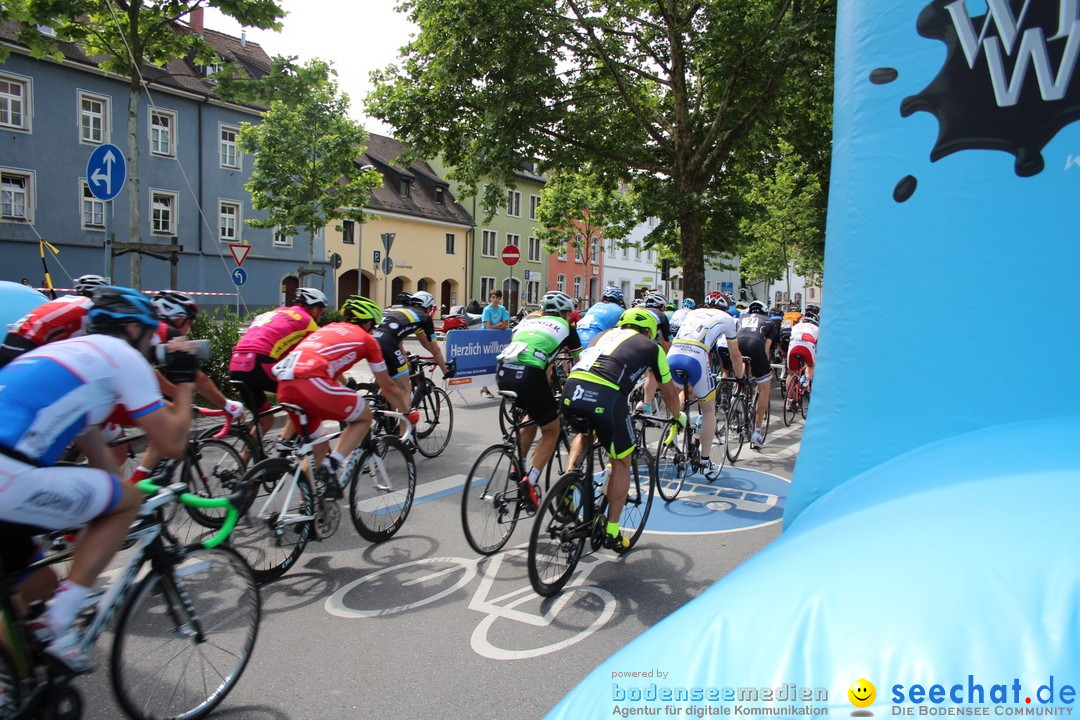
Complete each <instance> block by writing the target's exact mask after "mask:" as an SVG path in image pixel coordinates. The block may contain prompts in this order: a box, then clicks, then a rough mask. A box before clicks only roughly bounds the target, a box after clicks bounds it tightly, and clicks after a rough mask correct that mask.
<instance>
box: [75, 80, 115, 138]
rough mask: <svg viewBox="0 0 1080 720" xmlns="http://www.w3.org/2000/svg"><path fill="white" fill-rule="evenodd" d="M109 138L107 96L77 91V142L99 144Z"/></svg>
mask: <svg viewBox="0 0 1080 720" xmlns="http://www.w3.org/2000/svg"><path fill="white" fill-rule="evenodd" d="M108 139H109V98H107V97H102V96H100V95H91V94H90V93H84V92H82V91H81V90H80V91H79V142H83V143H89V144H91V145H100V144H101V143H103V142H105V141H106V140H108Z"/></svg>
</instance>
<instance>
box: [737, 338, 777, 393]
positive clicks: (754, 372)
mask: <svg viewBox="0 0 1080 720" xmlns="http://www.w3.org/2000/svg"><path fill="white" fill-rule="evenodd" d="M739 349H740V350H741V351H742V354H743V356H745V357H748V358H750V377H752V378H754V382H756V383H758V384H759V385H760V384H761V383H763V382H767V381H768V380H770V379H771V378H772V365H770V364H769V358H768V357H767V356H766V355H765V344H764V343H763V342H761V341H758V342H748V341H746V340H745V339H740V340H739ZM744 372H745V371H744Z"/></svg>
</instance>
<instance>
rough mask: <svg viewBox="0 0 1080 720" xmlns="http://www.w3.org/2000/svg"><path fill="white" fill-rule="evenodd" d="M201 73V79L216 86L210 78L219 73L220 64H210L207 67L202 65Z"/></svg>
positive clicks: (214, 81)
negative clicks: (205, 79) (203, 78)
mask: <svg viewBox="0 0 1080 720" xmlns="http://www.w3.org/2000/svg"><path fill="white" fill-rule="evenodd" d="M202 71H203V77H205V78H207V79H208V80H210V82H212V83H215V84H216V83H217V81H216V80H212V79H211V78H213V77H214V76H215V75H217V74H218V73H219V72H221V63H210V64H209V65H203V68H202Z"/></svg>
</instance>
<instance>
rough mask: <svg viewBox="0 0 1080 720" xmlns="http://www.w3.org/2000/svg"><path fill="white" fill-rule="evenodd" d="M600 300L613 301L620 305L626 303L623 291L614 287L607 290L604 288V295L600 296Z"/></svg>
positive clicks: (608, 287) (610, 286)
mask: <svg viewBox="0 0 1080 720" xmlns="http://www.w3.org/2000/svg"><path fill="white" fill-rule="evenodd" d="M600 299H601V300H611V301H613V302H617V303H619V304H620V305H622V304H624V302H625V299H624V298H623V294H622V290H620V289H619V288H617V287H615V286H614V285H609V286H607V287H606V288H604V294H603V295H601V296H600Z"/></svg>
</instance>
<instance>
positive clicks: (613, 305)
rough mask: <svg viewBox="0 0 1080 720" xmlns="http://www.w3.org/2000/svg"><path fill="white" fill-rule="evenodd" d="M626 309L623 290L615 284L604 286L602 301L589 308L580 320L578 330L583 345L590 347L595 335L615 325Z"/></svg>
mask: <svg viewBox="0 0 1080 720" xmlns="http://www.w3.org/2000/svg"><path fill="white" fill-rule="evenodd" d="M625 309H626V305H625V301H624V299H623V293H622V290H620V289H619V288H617V287H615V286H614V285H610V286H608V287H606V288H604V293H603V294H602V295H601V296H600V302H598V303H596V304H595V305H593V306H592V307H591V308H589V309H588V310H587V311H586V312H585V314H584V315H582V316H581V320H579V321H578V324H577V332H578V337H579V338H580V339H581V347H588V346H589V343H591V342H592V339H593V338H594V337H596V336H597V335H599V334H600V333H602V332H604V331H605V330H610V329H611V328H613V327H615V324H616V323H618V322H619V317H620V316H621V315H622V312H623V310H625Z"/></svg>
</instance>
